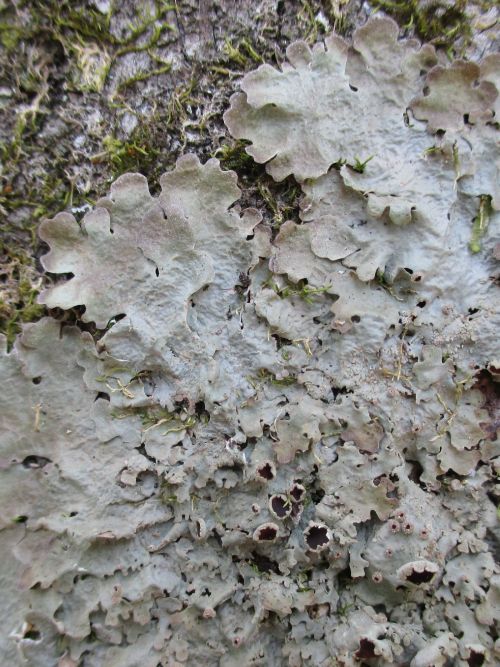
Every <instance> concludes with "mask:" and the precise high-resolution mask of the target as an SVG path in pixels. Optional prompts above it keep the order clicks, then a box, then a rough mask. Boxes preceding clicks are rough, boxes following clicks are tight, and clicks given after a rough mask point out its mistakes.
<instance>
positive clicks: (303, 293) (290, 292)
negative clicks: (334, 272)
mask: <svg viewBox="0 0 500 667" xmlns="http://www.w3.org/2000/svg"><path fill="white" fill-rule="evenodd" d="M263 286H267V287H270V288H271V289H272V290H274V292H276V294H277V295H278V296H279V297H281V298H282V299H287V298H289V297H292V296H298V297H300V298H301V299H304V301H306V302H307V303H314V297H315V296H317V295H318V294H324V293H325V292H327V291H328V290H329V289H330V287H331V285H323V287H311V286H310V285H308V284H307V282H306V281H305V280H299V282H298V283H296V284H295V283H290V284H287V285H284V286H283V287H280V286H279V285H277V284H276V283H275V282H274V281H273V280H272V278H271V279H269V280H268V281H267V282H265V283H263Z"/></svg>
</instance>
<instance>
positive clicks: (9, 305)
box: [0, 243, 45, 349]
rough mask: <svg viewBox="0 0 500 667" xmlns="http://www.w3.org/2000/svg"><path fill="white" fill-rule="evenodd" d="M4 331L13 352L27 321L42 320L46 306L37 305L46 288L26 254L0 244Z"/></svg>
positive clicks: (0, 315) (1, 328)
mask: <svg viewBox="0 0 500 667" xmlns="http://www.w3.org/2000/svg"><path fill="white" fill-rule="evenodd" d="M0 265H1V266H2V269H1V270H0V281H1V282H0V332H1V333H3V334H5V336H7V347H8V348H9V349H10V348H11V347H12V344H13V342H14V339H15V337H16V335H17V334H18V333H19V332H20V330H21V325H22V324H23V323H25V322H33V321H35V320H37V319H39V318H40V317H41V316H42V315H43V314H44V312H45V308H44V306H41V305H40V304H38V303H36V297H37V295H38V293H39V291H40V288H41V285H42V279H41V278H39V277H37V274H36V270H35V267H34V265H33V260H32V259H31V258H30V257H28V255H26V254H25V253H24V252H23V251H20V250H13V249H12V248H9V247H7V246H6V245H5V244H3V243H2V244H0Z"/></svg>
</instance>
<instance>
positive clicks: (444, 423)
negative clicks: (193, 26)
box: [0, 17, 500, 667]
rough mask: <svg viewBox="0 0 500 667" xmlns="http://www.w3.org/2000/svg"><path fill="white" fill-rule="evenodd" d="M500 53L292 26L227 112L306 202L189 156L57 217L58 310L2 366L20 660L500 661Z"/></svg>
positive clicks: (10, 615)
mask: <svg viewBox="0 0 500 667" xmlns="http://www.w3.org/2000/svg"><path fill="white" fill-rule="evenodd" d="M497 70H498V57H497V56H495V55H490V56H487V57H486V58H485V59H484V60H483V61H482V62H480V63H472V62H465V61H458V62H454V63H451V64H448V63H446V62H445V61H444V60H443V58H442V56H441V54H440V53H438V52H436V51H435V49H434V47H432V46H430V45H424V46H420V44H418V43H417V42H416V41H415V40H400V39H398V30H397V26H396V24H395V23H394V22H393V21H391V20H390V19H387V18H379V17H375V18H373V19H371V20H369V21H368V22H367V23H366V25H365V26H363V27H362V28H359V29H358V30H356V32H355V33H354V36H353V39H352V43H351V42H349V43H348V42H346V41H345V40H343V39H341V38H340V37H338V36H336V35H332V36H329V37H328V38H326V40H325V44H318V45H316V46H315V47H314V48H312V49H310V48H309V47H308V46H307V44H305V43H303V42H298V43H295V44H293V45H291V46H290V47H289V49H288V62H285V63H283V64H282V65H281V68H280V69H276V68H273V67H270V66H269V65H261V66H260V67H259V68H258V69H257V70H256V71H254V72H251V73H249V74H247V75H246V76H245V77H244V78H243V81H242V84H241V89H242V92H239V93H237V94H236V95H235V96H234V97H233V98H232V101H231V106H230V109H229V110H228V111H227V113H226V116H225V118H226V123H227V125H228V127H229V129H230V131H231V132H232V134H233V135H234V136H235V138H237V139H244V140H246V141H248V142H251V143H250V144H248V145H247V147H246V151H247V153H248V154H249V155H250V156H252V157H253V158H254V159H255V160H256V161H257V162H262V163H266V169H267V170H268V172H269V173H270V174H271V175H272V176H273V178H276V179H282V178H284V177H286V176H288V175H290V174H292V175H293V176H294V177H295V178H296V179H297V182H298V184H299V186H300V188H301V190H302V192H303V198H302V200H301V206H300V215H299V216H298V217H297V218H296V220H295V221H293V220H288V221H284V222H283V223H282V224H281V225H280V226H279V230H278V231H277V233H276V225H275V224H274V222H275V221H273V222H272V224H268V221H267V220H266V219H263V218H262V216H261V215H260V214H259V213H258V211H256V210H246V211H241V210H240V208H239V207H238V205H237V204H236V202H237V200H238V198H239V195H240V190H239V188H238V186H237V176H236V174H235V173H234V172H227V171H223V170H222V169H221V168H220V165H219V163H218V161H217V160H215V159H211V160H209V161H208V162H206V163H205V164H202V163H201V162H200V161H199V160H198V158H196V157H195V156H193V155H187V156H184V157H183V158H181V159H179V160H178V162H177V164H176V167H175V169H173V170H172V171H171V172H169V173H167V174H165V175H164V176H163V177H162V178H161V181H160V185H161V192H160V194H159V195H158V196H152V195H151V194H150V191H149V187H148V184H147V182H146V179H145V178H144V177H142V176H141V175H139V174H126V175H124V176H121V177H120V178H119V179H118V180H117V181H115V183H114V184H113V185H112V187H111V192H110V194H109V196H108V197H106V198H104V199H102V200H100V201H99V202H98V203H97V205H96V207H95V208H94V209H93V210H92V211H91V212H89V213H87V214H86V215H85V216H84V218H83V219H82V220H81V221H77V220H76V219H75V218H74V217H73V216H70V215H68V214H59V215H57V216H56V217H55V218H54V219H52V220H48V221H46V222H44V223H43V225H42V227H41V231H40V235H41V238H42V239H43V240H44V241H45V242H46V243H47V244H48V246H49V248H50V249H49V252H48V253H47V254H46V255H45V256H44V257H43V258H42V263H43V265H44V267H45V270H46V271H47V272H48V273H49V274H50V275H51V276H52V283H51V285H50V286H49V287H48V288H47V289H46V290H45V291H44V292H43V293H42V294H41V296H40V299H39V301H40V303H41V304H45V305H46V306H47V307H48V308H49V309H51V312H52V315H50V316H49V317H46V318H44V319H42V320H40V321H39V322H37V323H34V324H26V325H25V326H24V327H23V331H22V335H21V336H20V337H18V338H17V340H16V342H15V345H14V347H13V349H12V350H7V344H6V342H5V346H4V347H5V349H3V350H2V354H1V358H0V364H1V366H2V377H3V386H4V391H3V392H1V395H0V415H1V416H2V421H3V425H4V435H3V437H2V445H1V459H0V460H1V475H2V482H1V485H0V489H1V490H0V498H1V502H0V519H1V525H0V529H1V533H0V543H1V545H2V550H3V551H4V552H5V554H6V556H5V557H4V558H2V559H1V561H0V572H1V580H2V583H3V599H4V605H3V608H2V627H3V628H4V633H3V636H2V639H1V640H0V641H1V652H2V655H3V656H4V662H5V664H8V665H13V666H14V665H33V666H36V667H40V666H41V665H44V666H45V665H47V666H48V665H58V667H98V666H99V667H104V666H105V667H114V666H116V667H127V666H129V667H136V666H137V665H139V664H140V665H141V666H142V667H158V665H165V666H167V665H168V666H169V667H170V666H172V667H174V666H175V667H178V666H179V665H189V666H190V667H191V666H193V667H195V666H196V665H204V666H207V665H214V666H215V665H222V666H223V667H230V666H231V665H271V666H274V665H276V666H281V665H289V666H290V667H300V666H302V665H310V666H311V667H313V666H314V667H318V666H321V667H327V666H332V665H344V666H348V665H352V666H354V665H358V664H361V663H363V664H366V665H373V666H374V667H375V666H376V667H389V666H391V665H402V664H405V665H406V664H407V665H410V666H411V667H424V666H425V667H427V666H428V665H436V666H437V665H446V664H451V663H450V661H452V660H453V664H456V665H459V666H463V667H466V666H467V665H469V666H475V665H488V664H491V665H493V664H495V662H496V661H498V658H499V657H500V654H499V647H498V640H497V634H496V632H497V631H496V629H495V623H496V622H497V619H498V608H499V573H498V566H497V564H496V563H495V560H494V557H493V551H494V541H495V539H498V518H497V512H496V507H495V500H496V498H497V497H498V485H497V484H496V479H497V476H498V457H499V454H500V451H499V449H498V444H499V442H500V440H499V438H498V429H499V424H500V422H499V417H498V405H499V398H498V397H499V388H498V381H499V373H498V346H497V342H496V341H497V338H498V334H497V332H498V327H499V324H500V299H499V296H498V285H499V272H498V261H499V258H500V253H499V252H498V244H499V238H498V236H499V235H498V230H499V218H500V216H499V213H498V209H499V196H498V152H497V145H498V144H497V135H498V90H497V85H498V80H497V74H496V72H497ZM485 202H486V203H487V210H486V208H485V207H486V204H485ZM486 217H487V221H486ZM478 220H479V222H478ZM74 307H80V308H81V322H82V323H84V324H85V325H86V326H87V328H88V327H89V325H91V324H92V331H93V333H94V335H91V333H89V332H88V331H83V332H82V330H81V329H80V328H77V327H75V326H68V325H65V323H64V322H61V321H60V320H58V319H57V312H58V311H57V310H53V309H62V310H69V309H71V308H74ZM83 328H85V327H83Z"/></svg>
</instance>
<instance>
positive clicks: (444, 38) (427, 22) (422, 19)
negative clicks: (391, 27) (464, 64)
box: [371, 0, 472, 49]
mask: <svg viewBox="0 0 500 667" xmlns="http://www.w3.org/2000/svg"><path fill="white" fill-rule="evenodd" d="M371 4H372V5H373V6H374V7H375V8H376V9H382V10H383V11H384V12H385V13H386V14H389V15H390V16H392V17H393V18H394V19H395V20H396V21H397V22H398V23H399V25H400V26H401V27H402V28H404V29H406V30H412V31H414V32H415V34H416V35H417V36H418V37H420V39H422V40H423V41H427V42H432V43H433V44H435V45H436V46H442V47H444V48H447V49H451V48H452V47H453V46H454V44H455V42H456V41H457V40H459V39H463V40H464V42H465V44H467V43H469V42H470V39H471V36H472V31H471V26H470V19H469V17H468V15H467V12H466V9H467V1H466V0H458V1H457V2H454V3H449V2H445V1H443V0H431V2H425V3H423V2H421V1H420V0H400V1H394V0H372V3H371Z"/></svg>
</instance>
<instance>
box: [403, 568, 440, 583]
mask: <svg viewBox="0 0 500 667" xmlns="http://www.w3.org/2000/svg"><path fill="white" fill-rule="evenodd" d="M435 574H436V573H435V572H429V571H428V570H426V569H424V570H423V572H417V570H412V571H411V572H410V574H409V575H408V576H407V577H406V581H411V583H412V584H416V585H417V586H418V585H419V584H427V583H429V581H431V579H432V578H433V577H434V575H435Z"/></svg>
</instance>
